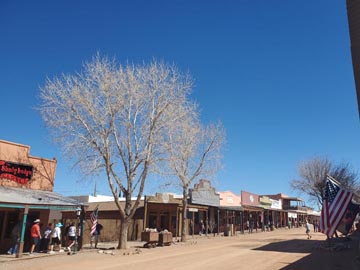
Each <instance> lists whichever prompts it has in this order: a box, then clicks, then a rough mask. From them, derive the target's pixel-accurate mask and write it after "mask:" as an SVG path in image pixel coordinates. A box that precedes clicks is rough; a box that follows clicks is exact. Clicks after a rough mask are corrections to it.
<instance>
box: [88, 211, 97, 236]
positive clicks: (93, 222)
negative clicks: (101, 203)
mask: <svg viewBox="0 0 360 270" xmlns="http://www.w3.org/2000/svg"><path fill="white" fill-rule="evenodd" d="M90 220H91V230H90V235H93V234H94V232H95V230H96V225H97V224H98V207H97V206H96V208H95V209H94V211H92V213H91V214H90Z"/></svg>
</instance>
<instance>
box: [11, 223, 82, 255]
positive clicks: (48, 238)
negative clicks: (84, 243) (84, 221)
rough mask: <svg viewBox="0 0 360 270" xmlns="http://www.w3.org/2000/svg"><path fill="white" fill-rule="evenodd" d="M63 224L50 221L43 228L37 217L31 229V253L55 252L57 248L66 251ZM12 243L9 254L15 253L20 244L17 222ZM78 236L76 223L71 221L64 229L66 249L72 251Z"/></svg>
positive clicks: (12, 233)
mask: <svg viewBox="0 0 360 270" xmlns="http://www.w3.org/2000/svg"><path fill="white" fill-rule="evenodd" d="M61 227H63V225H62V224H61V222H58V223H56V224H55V226H53V224H52V223H49V224H48V225H47V226H46V227H44V228H42V226H41V223H40V219H35V220H34V222H33V225H32V226H31V229H30V236H31V247H30V252H29V254H30V255H32V254H33V253H35V252H36V253H37V252H49V253H54V251H55V248H57V249H58V250H59V252H64V250H63V249H62V248H61V245H62V243H63V242H62V229H61ZM11 235H12V245H11V247H10V249H9V250H8V252H7V254H9V255H13V254H16V253H17V251H18V245H19V240H20V224H19V223H17V224H16V225H15V226H14V228H13V230H12V232H11ZM77 236H79V234H77V233H76V226H75V223H74V222H72V223H69V224H68V225H67V226H66V227H65V230H64V243H65V245H66V247H65V250H66V251H71V249H72V247H73V246H74V245H75V243H76V240H77Z"/></svg>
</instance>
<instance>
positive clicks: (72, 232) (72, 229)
mask: <svg viewBox="0 0 360 270" xmlns="http://www.w3.org/2000/svg"><path fill="white" fill-rule="evenodd" d="M67 238H68V239H69V246H68V247H67V248H66V249H67V251H71V248H72V247H73V246H74V245H75V241H76V227H75V223H74V222H72V223H71V224H70V226H69V230H68V235H67Z"/></svg>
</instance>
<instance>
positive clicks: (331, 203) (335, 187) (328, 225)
mask: <svg viewBox="0 0 360 270" xmlns="http://www.w3.org/2000/svg"><path fill="white" fill-rule="evenodd" d="M352 196H353V194H352V192H351V191H347V190H345V189H343V188H342V187H340V185H339V184H338V183H337V182H335V181H334V180H332V179H331V177H329V176H328V177H327V179H326V183H325V194H324V198H323V207H322V210H321V216H320V231H321V232H322V233H324V234H326V235H327V236H329V237H331V236H332V235H333V234H334V232H335V230H336V228H337V227H338V225H339V223H340V222H341V219H342V217H343V216H344V213H345V211H346V209H347V207H348V205H349V203H350V202H351V199H352Z"/></svg>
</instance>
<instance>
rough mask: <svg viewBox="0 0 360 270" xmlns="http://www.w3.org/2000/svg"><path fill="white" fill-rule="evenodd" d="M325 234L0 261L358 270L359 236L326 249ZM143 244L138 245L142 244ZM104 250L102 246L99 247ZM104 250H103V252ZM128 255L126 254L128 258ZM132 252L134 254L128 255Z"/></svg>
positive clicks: (17, 268) (24, 266)
mask: <svg viewBox="0 0 360 270" xmlns="http://www.w3.org/2000/svg"><path fill="white" fill-rule="evenodd" d="M324 240H325V236H324V235H323V234H321V233H315V234H314V233H313V236H312V239H310V240H307V239H306V235H305V229H303V228H299V229H290V230H288V229H279V230H276V231H273V232H259V233H253V234H247V233H245V234H244V235H238V236H233V237H206V236H203V237H197V238H195V239H189V241H188V242H187V243H175V244H173V245H171V246H165V247H156V248H152V249H147V248H142V247H141V248H131V249H128V250H127V251H119V250H114V251H113V253H114V254H105V253H107V252H108V253H111V251H110V250H109V251H105V253H99V252H98V251H96V250H83V251H81V252H80V253H78V254H76V255H71V256H68V255H66V254H61V255H49V256H43V257H36V256H34V257H31V259H30V258H29V257H30V256H28V255H24V258H23V259H21V260H13V261H9V262H0V270H57V269H69V270H75V269H80V270H82V269H84V270H85V269H86V270H87V269H92V270H100V269H104V270H115V269H117V270H118V269H132V270H145V269H147V270H151V269H156V270H162V269H164V270H165V269H166V270H168V269H177V270H189V269H197V270H201V269H204V270H212V269H216V270H217V269H246V270H248V269H251V270H260V269H261V270H263V269H266V270H269V269H283V270H290V269H297V270H298V269H304V270H305V269H306V270H313V269H314V270H315V269H316V270H319V269H320V270H321V269H323V270H325V269H326V270H335V269H336V270H339V269H347V270H352V269H353V270H355V269H356V270H358V269H360V262H359V261H357V260H356V256H357V255H358V253H357V252H358V250H356V249H355V248H354V247H355V246H357V245H358V240H359V238H358V236H356V237H354V238H353V239H352V240H351V241H341V243H339V245H337V247H340V248H339V250H336V251H330V250H328V249H325V248H323V246H324V243H325V242H324ZM140 245H141V243H139V246H140ZM99 246H100V244H99ZM101 252H103V251H101ZM124 253H125V255H124ZM129 253H130V254H129Z"/></svg>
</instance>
